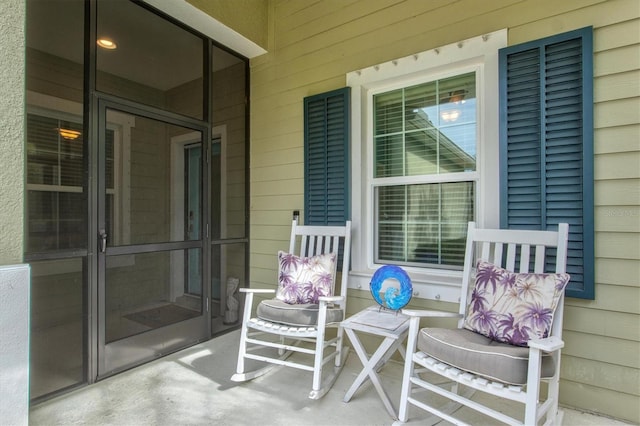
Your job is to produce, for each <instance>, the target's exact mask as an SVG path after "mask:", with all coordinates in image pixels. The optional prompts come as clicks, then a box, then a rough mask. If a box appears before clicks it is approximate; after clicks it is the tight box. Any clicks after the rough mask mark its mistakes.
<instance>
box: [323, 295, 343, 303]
mask: <svg viewBox="0 0 640 426" xmlns="http://www.w3.org/2000/svg"><path fill="white" fill-rule="evenodd" d="M343 300H344V297H343V296H320V297H318V301H319V302H326V303H335V302H341V301H343Z"/></svg>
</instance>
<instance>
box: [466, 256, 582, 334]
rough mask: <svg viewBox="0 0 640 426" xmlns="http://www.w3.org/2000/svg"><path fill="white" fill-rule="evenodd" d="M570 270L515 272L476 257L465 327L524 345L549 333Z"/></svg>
mask: <svg viewBox="0 0 640 426" xmlns="http://www.w3.org/2000/svg"><path fill="white" fill-rule="evenodd" d="M568 282H569V274H530V273H521V274H519V273H515V272H511V271H508V270H506V269H502V268H500V267H498V266H496V265H494V264H492V263H489V262H485V261H482V260H480V261H478V265H477V268H476V281H475V286H474V288H473V292H472V293H471V301H470V302H469V305H468V306H467V314H466V316H465V321H464V328H466V329H468V330H471V331H475V332H476V333H480V334H482V335H485V336H487V337H488V338H490V339H492V340H495V341H498V342H503V343H509V344H512V345H518V346H527V342H528V341H529V340H531V339H535V338H544V337H547V336H548V335H549V330H550V328H551V324H552V322H553V314H554V312H555V310H556V307H557V305H558V300H559V299H560V296H561V295H562V292H563V291H564V288H565V287H566V286H567V283H568Z"/></svg>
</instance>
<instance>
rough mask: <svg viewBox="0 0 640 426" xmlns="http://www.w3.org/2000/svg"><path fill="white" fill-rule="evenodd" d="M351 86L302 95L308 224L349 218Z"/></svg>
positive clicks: (306, 217) (337, 223)
mask: <svg viewBox="0 0 640 426" xmlns="http://www.w3.org/2000/svg"><path fill="white" fill-rule="evenodd" d="M349 95H350V88H349V87H345V88H342V89H338V90H333V91H331V92H327V93H322V94H319V95H314V96H310V97H307V98H305V99H304V176H305V180H304V212H305V224H308V225H344V223H345V222H346V220H348V218H349V184H350V181H349V135H350V127H349V100H350V96H349Z"/></svg>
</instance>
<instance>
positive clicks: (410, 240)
mask: <svg viewBox="0 0 640 426" xmlns="http://www.w3.org/2000/svg"><path fill="white" fill-rule="evenodd" d="M476 134H477V109H476V73H475V72H470V73H464V74H461V75H456V76H453V77H448V78H443V79H439V80H434V81H428V82H426V83H422V84H418V85H415V86H411V87H406V88H400V89H395V90H392V91H389V92H383V93H379V94H374V95H373V145H374V147H373V150H372V154H373V157H374V159H373V161H374V168H373V170H372V172H373V180H372V182H373V190H374V211H375V215H376V218H375V219H376V221H375V233H376V234H375V239H374V244H375V254H376V256H375V261H376V263H395V264H401V265H417V266H427V265H429V266H438V267H440V266H442V267H448V268H461V267H462V265H463V263H464V249H465V244H464V241H465V235H466V228H467V223H468V222H469V221H470V220H473V218H474V216H475V215H474V209H475V195H474V192H475V191H474V188H475V181H476V180H477V173H476Z"/></svg>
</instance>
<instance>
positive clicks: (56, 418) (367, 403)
mask: <svg viewBox="0 0 640 426" xmlns="http://www.w3.org/2000/svg"><path fill="white" fill-rule="evenodd" d="M238 340H239V332H238V331H234V332H231V333H228V334H225V335H223V336H221V337H218V338H216V339H213V340H210V341H208V342H205V343H202V344H199V345H196V346H193V347H191V348H188V349H185V350H182V351H180V352H177V353H175V354H172V355H169V356H166V357H164V358H161V359H158V360H156V361H153V362H151V363H148V364H145V365H143V366H140V367H137V368H135V369H132V370H129V371H127V372H124V373H121V374H119V375H117V376H114V377H111V378H108V379H105V380H103V381H100V382H98V383H96V384H94V385H91V386H87V387H85V388H82V389H79V390H76V391H73V392H71V393H68V394H65V395H62V396H60V397H57V398H55V399H52V400H49V401H47V402H44V403H42V404H39V405H37V406H35V407H33V408H32V409H31V411H30V418H29V424H30V425H33V426H36V425H43V426H45V425H46V426H51V425H172V426H174V425H332V426H337V425H391V424H392V423H393V419H391V417H390V416H389V414H388V413H387V411H386V410H385V408H384V406H383V405H382V403H381V401H380V399H379V398H378V394H377V393H376V392H375V389H374V388H373V386H371V384H370V383H367V384H365V385H364V386H363V387H361V388H360V389H359V390H358V391H357V392H356V394H355V395H354V397H353V398H352V400H351V401H350V402H349V403H345V402H343V400H342V399H343V396H344V394H345V392H346V391H347V389H348V388H349V387H350V386H351V383H352V382H353V380H354V379H355V377H356V376H357V375H358V373H359V372H360V370H361V368H362V366H361V364H360V361H359V360H358V357H357V356H356V354H355V352H353V351H351V352H350V354H349V358H348V360H347V364H346V366H345V368H344V370H343V371H342V373H341V375H340V377H339V378H338V380H337V382H336V383H335V385H334V386H333V388H332V389H331V391H330V392H329V393H328V394H327V395H325V397H324V398H322V399H320V400H318V401H314V400H310V399H308V398H307V396H308V393H309V390H310V386H311V373H308V372H304V371H300V370H294V369H291V368H281V367H275V368H274V370H273V371H271V372H269V373H268V374H266V375H265V376H262V377H259V378H257V379H255V380H253V381H249V382H246V383H234V382H232V381H231V380H230V377H231V375H232V374H233V372H234V370H235V363H236V356H237V351H238ZM380 374H381V377H382V382H383V386H384V387H385V389H387V391H388V393H389V395H390V397H391V400H392V401H394V404H395V405H396V408H397V401H398V399H399V394H400V382H401V377H402V365H401V364H400V363H397V362H393V361H392V362H390V363H388V365H387V366H385V368H384V369H383V370H382V372H381V373H380ZM465 414H466V413H465ZM474 416H475V414H472V413H469V414H468V417H467V421H469V422H470V423H471V424H490V421H488V420H487V419H482V418H479V417H474ZM425 417H427V416H426V415H425V413H423V412H420V411H419V410H417V409H415V408H412V409H411V411H410V422H409V423H408V424H416V425H419V424H424V418H425ZM442 424H445V423H444V422H443V423H442ZM564 424H565V425H570V426H583V425H584V426H586V425H599V426H600V425H611V426H614V425H626V423H623V422H619V421H616V420H613V419H609V418H605V417H599V416H595V415H591V414H586V413H581V412H579V411H575V410H570V409H565V416H564Z"/></svg>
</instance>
